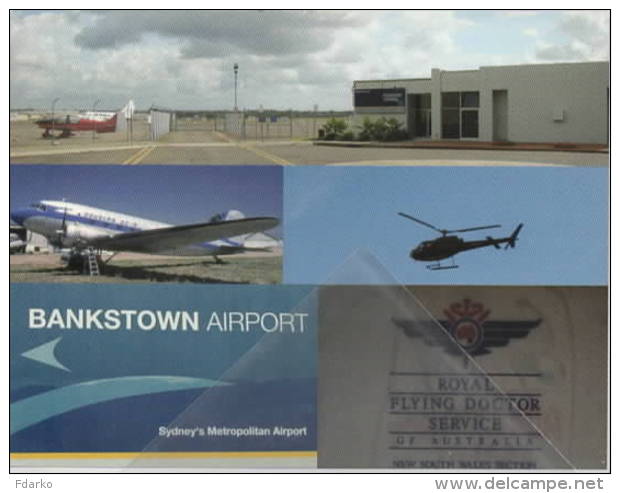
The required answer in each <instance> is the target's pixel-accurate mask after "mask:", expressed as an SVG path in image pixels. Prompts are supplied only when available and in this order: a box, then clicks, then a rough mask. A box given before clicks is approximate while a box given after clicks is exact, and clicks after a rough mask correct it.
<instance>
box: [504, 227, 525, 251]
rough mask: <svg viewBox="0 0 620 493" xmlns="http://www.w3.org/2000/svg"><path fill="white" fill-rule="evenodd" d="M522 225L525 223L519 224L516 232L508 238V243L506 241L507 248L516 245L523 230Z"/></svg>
mask: <svg viewBox="0 0 620 493" xmlns="http://www.w3.org/2000/svg"><path fill="white" fill-rule="evenodd" d="M522 227H523V223H521V224H519V225H518V226H517V228H516V229H515V230H514V232H513V233H512V235H510V238H509V239H508V243H506V249H508V247H510V248H514V247H515V243H516V241H517V237H518V236H519V232H520V231H521V228H522Z"/></svg>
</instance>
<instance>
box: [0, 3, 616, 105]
mask: <svg viewBox="0 0 620 493" xmlns="http://www.w3.org/2000/svg"><path fill="white" fill-rule="evenodd" d="M10 19H11V20H10V32H11V34H10V41H11V47H10V56H11V59H10V60H11V66H10V74H11V90H10V97H11V108H24V107H35V108H49V107H50V105H51V101H52V100H53V99H54V98H56V97H60V98H61V99H60V101H59V102H58V104H57V107H58V108H63V109H75V108H90V107H91V106H92V105H93V103H94V101H96V100H97V99H101V102H100V103H99V104H98V106H97V107H98V108H100V109H117V108H120V107H121V106H122V105H123V104H125V103H126V102H127V100H128V99H130V98H133V99H134V100H135V102H136V104H137V106H138V108H139V109H146V108H148V107H149V106H151V105H152V104H155V105H158V106H164V107H169V108H175V109H232V106H233V98H234V96H233V64H234V63H238V64H239V95H238V97H239V107H240V108H244V107H245V108H258V107H259V106H260V105H262V106H263V107H264V108H274V109H289V108H293V109H298V110H309V109H312V108H313V106H314V105H315V104H318V106H319V109H323V110H329V109H333V110H348V109H351V108H352V97H351V86H352V82H353V81H354V80H356V79H381V78H408V77H429V76H430V71H431V68H433V67H436V68H441V69H446V70H450V69H471V68H477V67H479V66H481V65H506V64H519V63H552V62H578V61H599V60H608V59H609V14H608V13H607V12H605V11H595V12H588V11H579V12H568V11H547V12H544V11H541V12H524V11H519V12H511V11H501V12H498V11H457V12H450V11H441V12H428V11H427V12H403V11H398V12H369V11H366V12H356V11H345V12H335V11H329V12H321V11H312V12H301V11H296V12H283V11H280V12H200V11H192V12H189V13H187V12H182V11H178V12H175V11H162V12H153V11H140V12H132V11H109V12H106V11H104V12H94V11H88V12H61V11H58V12H49V11H44V12H40V11H28V12H12V13H11V17H10Z"/></svg>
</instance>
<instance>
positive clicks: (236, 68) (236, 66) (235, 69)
mask: <svg viewBox="0 0 620 493" xmlns="http://www.w3.org/2000/svg"><path fill="white" fill-rule="evenodd" d="M233 71H234V72H235V111H239V108H237V73H238V72H239V64H238V63H235V64H234V65H233Z"/></svg>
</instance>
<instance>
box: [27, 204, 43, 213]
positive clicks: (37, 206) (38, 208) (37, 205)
mask: <svg viewBox="0 0 620 493" xmlns="http://www.w3.org/2000/svg"><path fill="white" fill-rule="evenodd" d="M30 207H32V208H33V209H37V210H39V211H43V212H45V211H46V210H47V206H46V205H43V204H30Z"/></svg>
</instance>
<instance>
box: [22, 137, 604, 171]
mask: <svg viewBox="0 0 620 493" xmlns="http://www.w3.org/2000/svg"><path fill="white" fill-rule="evenodd" d="M19 130H20V131H21V132H22V134H20V133H19V132H17V131H15V130H14V131H13V132H12V145H11V156H10V160H11V164H126V165H144V164H147V165H148V164H215V165H217V164H231V165H248V164H250V165H251V164H257V165H261V164H279V165H295V164H360V165H369V166H372V165H386V164H387V165H433V166H437V165H448V166H450V165H475V166H484V165H528V164H529V165H531V164H534V165H554V164H555V165H567V166H607V165H608V162H609V155H608V154H605V153H585V152H556V151H514V150H474V149H467V150H463V149H398V148H396V149H395V148H368V147H327V146H317V145H313V143H312V142H310V141H302V140H299V141H267V140H265V141H250V140H247V141H235V140H231V139H230V138H228V137H227V136H225V135H224V134H221V133H220V132H213V131H191V132H173V133H170V134H168V135H167V136H165V137H164V138H163V139H162V140H161V141H159V142H148V141H144V140H143V141H132V142H131V143H129V142H127V141H126V139H125V137H124V136H115V135H110V134H105V135H102V136H101V137H100V138H99V137H98V138H97V139H92V137H91V136H89V135H77V136H75V137H71V138H69V139H61V140H59V141H58V143H57V144H56V145H51V143H50V142H49V141H45V140H44V139H41V138H40V135H39V134H38V132H35V131H33V129H30V128H20V129H19ZM23 133H27V134H28V135H23ZM13 135H16V137H13Z"/></svg>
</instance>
